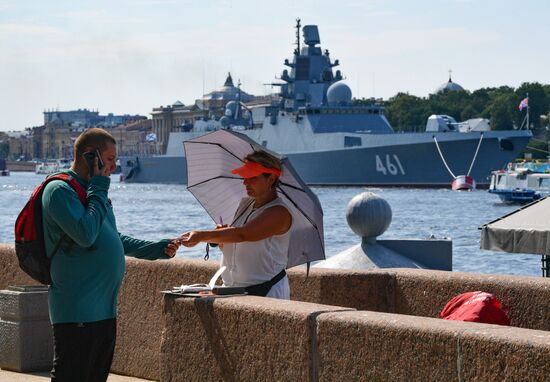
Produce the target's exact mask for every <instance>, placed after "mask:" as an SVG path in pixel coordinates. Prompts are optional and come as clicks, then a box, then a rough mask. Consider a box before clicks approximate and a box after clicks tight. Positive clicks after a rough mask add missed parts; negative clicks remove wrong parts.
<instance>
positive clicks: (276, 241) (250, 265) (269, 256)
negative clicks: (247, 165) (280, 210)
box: [221, 198, 292, 286]
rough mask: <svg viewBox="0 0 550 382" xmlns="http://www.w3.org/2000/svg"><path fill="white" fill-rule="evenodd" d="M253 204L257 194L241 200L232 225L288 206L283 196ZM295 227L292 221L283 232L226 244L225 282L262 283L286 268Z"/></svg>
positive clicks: (235, 225)
mask: <svg viewBox="0 0 550 382" xmlns="http://www.w3.org/2000/svg"><path fill="white" fill-rule="evenodd" d="M253 205H254V199H253V198H244V199H243V200H241V203H240V205H239V208H237V212H235V221H234V222H233V224H231V226H232V227H242V226H243V225H245V224H246V223H247V222H249V221H251V220H253V219H254V218H255V217H257V216H258V215H259V214H260V213H262V211H264V210H266V209H267V208H270V207H274V206H283V207H285V208H287V207H286V205H285V203H284V202H283V201H282V200H281V198H276V199H274V200H272V201H271V202H269V203H266V204H264V205H263V206H261V207H260V208H257V209H254V208H253ZM287 210H288V208H287ZM291 229H292V224H291V226H290V228H289V229H288V231H286V232H285V233H284V234H282V235H274V236H271V237H268V238H267V239H263V240H259V241H246V242H242V243H226V244H224V245H223V250H222V252H223V256H222V261H221V264H222V265H225V266H226V267H227V269H226V270H225V271H224V272H223V274H222V279H223V283H224V285H227V286H249V285H255V284H261V283H263V282H265V281H268V280H271V279H272V278H273V277H274V276H275V275H277V274H278V273H279V272H281V271H282V270H283V269H285V268H286V265H287V263H288V247H289V242H290V231H291Z"/></svg>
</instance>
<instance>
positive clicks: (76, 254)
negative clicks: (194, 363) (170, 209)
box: [42, 170, 170, 324]
mask: <svg viewBox="0 0 550 382" xmlns="http://www.w3.org/2000/svg"><path fill="white" fill-rule="evenodd" d="M67 173H68V174H69V175H71V176H72V177H74V178H75V179H76V180H77V181H78V182H79V183H80V184H81V185H82V186H83V187H84V189H86V191H87V192H86V193H87V198H88V207H87V208H86V207H85V206H84V205H83V204H82V203H81V202H80V200H79V199H78V196H77V194H76V192H75V191H74V190H73V189H72V187H71V186H70V185H68V184H67V183H66V182H64V181H61V180H54V181H52V182H50V183H48V185H47V186H46V188H45V189H44V194H43V195H42V210H43V217H42V221H43V224H44V241H45V244H46V250H47V253H48V256H50V257H51V255H52V253H53V251H54V248H55V247H56V245H57V243H58V242H59V240H60V238H61V237H63V236H64V235H66V236H65V238H64V239H63V241H62V242H61V245H60V246H59V249H58V251H57V253H56V254H55V255H54V257H53V259H52V265H51V275H52V280H53V281H52V285H50V288H49V293H48V306H49V311H50V320H51V322H52V324H58V323H68V322H93V321H100V320H105V319H110V318H115V317H116V305H117V296H118V291H119V289H120V284H121V282H122V278H123V277H124V270H125V261H124V255H125V254H126V255H129V256H133V257H137V258H142V259H149V260H155V259H167V258H168V256H166V255H165V254H164V250H165V248H166V246H167V245H168V243H169V242H170V240H161V241H159V242H150V241H144V240H138V239H134V238H131V237H128V236H125V235H122V234H119V233H118V230H117V227H116V221H115V216H114V214H113V208H112V205H111V201H110V200H109V198H108V196H107V193H108V190H109V185H110V181H111V180H110V179H109V178H108V177H104V176H94V177H92V178H91V179H90V181H89V182H87V181H85V180H84V179H82V178H81V177H80V176H79V175H78V174H77V173H75V172H74V171H72V170H69V171H67Z"/></svg>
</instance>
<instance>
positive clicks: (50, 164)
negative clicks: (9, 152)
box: [34, 159, 71, 175]
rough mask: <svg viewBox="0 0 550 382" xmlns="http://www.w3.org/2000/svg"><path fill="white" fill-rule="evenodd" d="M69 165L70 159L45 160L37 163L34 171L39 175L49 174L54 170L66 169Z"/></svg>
mask: <svg viewBox="0 0 550 382" xmlns="http://www.w3.org/2000/svg"><path fill="white" fill-rule="evenodd" d="M70 167H71V161H70V159H58V160H56V161H47V162H42V163H38V164H37V165H36V168H35V170H34V172H35V173H36V174H41V175H49V174H53V173H54V172H58V171H61V170H66V169H69V168H70Z"/></svg>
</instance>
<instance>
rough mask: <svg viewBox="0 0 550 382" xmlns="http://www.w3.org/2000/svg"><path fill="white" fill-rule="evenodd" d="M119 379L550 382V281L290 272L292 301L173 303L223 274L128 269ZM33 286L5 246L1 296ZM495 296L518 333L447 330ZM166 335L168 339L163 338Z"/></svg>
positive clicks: (202, 265)
mask: <svg viewBox="0 0 550 382" xmlns="http://www.w3.org/2000/svg"><path fill="white" fill-rule="evenodd" d="M126 265H127V270H126V277H125V280H124V283H123V286H122V289H121V293H120V298H119V319H118V340H117V348H116V353H115V360H114V364H113V369H112V370H113V372H116V373H120V374H126V375H133V376H137V377H142V378H150V379H162V380H163V381H164V380H166V381H170V380H222V379H225V380H258V379H263V378H265V379H269V380H273V379H286V380H336V379H338V380H347V379H353V380H404V379H407V380H408V379H418V380H420V379H422V380H443V379H450V380H502V379H508V380H541V381H543V380H545V378H548V375H550V279H543V278H539V277H519V276H497V275H480V274H470V273H455V272H440V271H426V270H409V269H384V270H378V271H351V270H330V269H312V270H311V272H310V274H309V277H306V272H305V269H293V270H290V271H289V276H290V283H291V290H292V300H293V301H279V300H272V299H265V298H258V297H252V296H246V297H229V298H202V299H188V298H175V297H172V296H167V297H164V299H163V295H162V294H161V293H160V291H161V290H164V289H168V288H169V287H171V286H175V285H180V284H190V283H202V282H207V281H208V280H209V278H210V276H211V275H212V274H213V273H214V272H215V270H216V268H217V267H218V264H216V263H214V262H204V261H202V260H180V259H177V260H172V261H156V262H148V261H143V260H135V259H130V258H128V259H127V262H126ZM11 284H32V280H31V279H29V278H28V277H26V276H25V275H24V274H23V273H22V272H21V271H20V270H19V268H18V266H17V263H16V259H15V255H14V252H13V246H8V245H0V288H5V287H6V286H7V285H11ZM473 290H483V291H486V292H490V293H493V294H495V295H496V296H497V297H498V298H499V299H500V300H501V301H502V302H503V303H504V304H506V305H508V306H509V307H510V313H509V316H510V319H511V323H512V325H513V326H514V327H501V326H496V325H485V324H475V323H463V322H450V321H443V320H440V319H437V318H436V317H438V313H439V311H440V310H441V309H442V308H443V306H444V305H445V303H446V302H447V301H448V300H450V299H451V298H452V297H454V296H455V295H457V294H459V293H463V292H466V291H473ZM163 328H164V329H163Z"/></svg>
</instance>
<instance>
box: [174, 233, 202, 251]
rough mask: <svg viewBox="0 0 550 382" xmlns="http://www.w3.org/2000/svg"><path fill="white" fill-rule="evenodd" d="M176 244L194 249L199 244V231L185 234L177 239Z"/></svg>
mask: <svg viewBox="0 0 550 382" xmlns="http://www.w3.org/2000/svg"><path fill="white" fill-rule="evenodd" d="M178 242H179V243H180V244H181V245H184V246H186V247H194V246H195V245H197V244H199V243H200V242H201V240H200V232H199V231H189V232H185V233H184V234H183V235H181V236H180V237H179V238H178Z"/></svg>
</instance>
